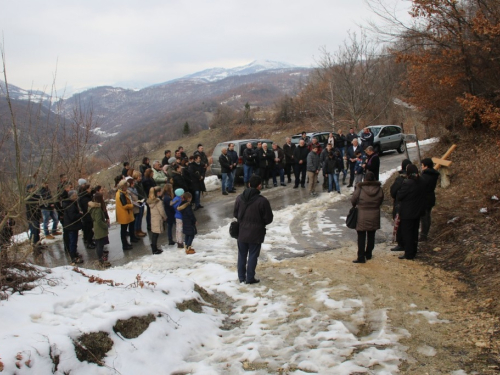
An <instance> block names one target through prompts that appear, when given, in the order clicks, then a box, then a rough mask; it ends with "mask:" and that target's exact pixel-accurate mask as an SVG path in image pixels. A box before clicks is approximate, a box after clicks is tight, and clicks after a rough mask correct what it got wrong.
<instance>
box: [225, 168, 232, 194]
mask: <svg viewBox="0 0 500 375" xmlns="http://www.w3.org/2000/svg"><path fill="white" fill-rule="evenodd" d="M232 189H233V174H232V173H231V172H229V173H223V174H222V192H223V193H224V192H226V191H229V190H232Z"/></svg>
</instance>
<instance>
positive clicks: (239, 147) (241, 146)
mask: <svg viewBox="0 0 500 375" xmlns="http://www.w3.org/2000/svg"><path fill="white" fill-rule="evenodd" d="M248 142H250V143H251V144H252V146H253V148H254V149H255V148H257V143H258V142H262V143H267V144H268V146H269V149H270V148H271V145H272V144H273V141H271V140H270V139H237V140H235V141H227V142H221V143H219V144H217V146H215V148H214V152H213V153H212V173H213V174H216V175H217V177H219V178H221V176H222V173H221V168H220V163H219V156H220V154H221V153H222V152H221V150H222V149H223V148H228V146H229V144H230V143H234V151H236V153H237V154H238V165H237V167H236V176H235V178H236V179H238V178H240V177H243V151H244V150H245V148H247V143H248Z"/></svg>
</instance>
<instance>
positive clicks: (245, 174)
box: [243, 164, 253, 187]
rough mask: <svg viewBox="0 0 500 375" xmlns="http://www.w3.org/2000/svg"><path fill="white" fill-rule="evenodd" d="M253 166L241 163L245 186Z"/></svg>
mask: <svg viewBox="0 0 500 375" xmlns="http://www.w3.org/2000/svg"><path fill="white" fill-rule="evenodd" d="M252 173H253V167H252V166H251V165H246V164H244V165H243V181H244V182H245V187H246V185H247V184H248V181H250V177H252Z"/></svg>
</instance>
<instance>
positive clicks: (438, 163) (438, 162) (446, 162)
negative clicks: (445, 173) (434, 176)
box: [432, 145, 457, 170]
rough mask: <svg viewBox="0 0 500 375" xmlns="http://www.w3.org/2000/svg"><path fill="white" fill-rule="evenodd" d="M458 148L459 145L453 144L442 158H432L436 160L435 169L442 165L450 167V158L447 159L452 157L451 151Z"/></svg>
mask: <svg viewBox="0 0 500 375" xmlns="http://www.w3.org/2000/svg"><path fill="white" fill-rule="evenodd" d="M456 148H457V145H451V147H450V148H449V149H448V151H446V153H445V154H444V155H443V156H442V157H441V159H438V158H432V161H433V162H434V164H435V166H434V169H435V170H438V169H439V168H440V167H441V166H443V167H449V166H450V165H451V161H450V160H446V159H448V158H449V157H450V155H451V153H452V152H453V151H454V150H455V149H456Z"/></svg>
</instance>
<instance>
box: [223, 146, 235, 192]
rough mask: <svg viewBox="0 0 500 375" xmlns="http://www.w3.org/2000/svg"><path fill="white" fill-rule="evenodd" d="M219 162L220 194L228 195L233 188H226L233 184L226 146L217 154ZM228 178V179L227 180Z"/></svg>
mask: <svg viewBox="0 0 500 375" xmlns="http://www.w3.org/2000/svg"><path fill="white" fill-rule="evenodd" d="M219 164H220V172H221V174H222V194H223V195H228V193H234V191H233V190H229V189H228V188H230V187H232V186H233V182H232V181H231V180H232V173H231V171H232V169H233V168H232V167H233V166H232V164H231V159H229V155H228V154H227V148H225V147H224V148H223V149H222V150H221V154H220V156H219ZM228 180H229V181H228Z"/></svg>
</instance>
